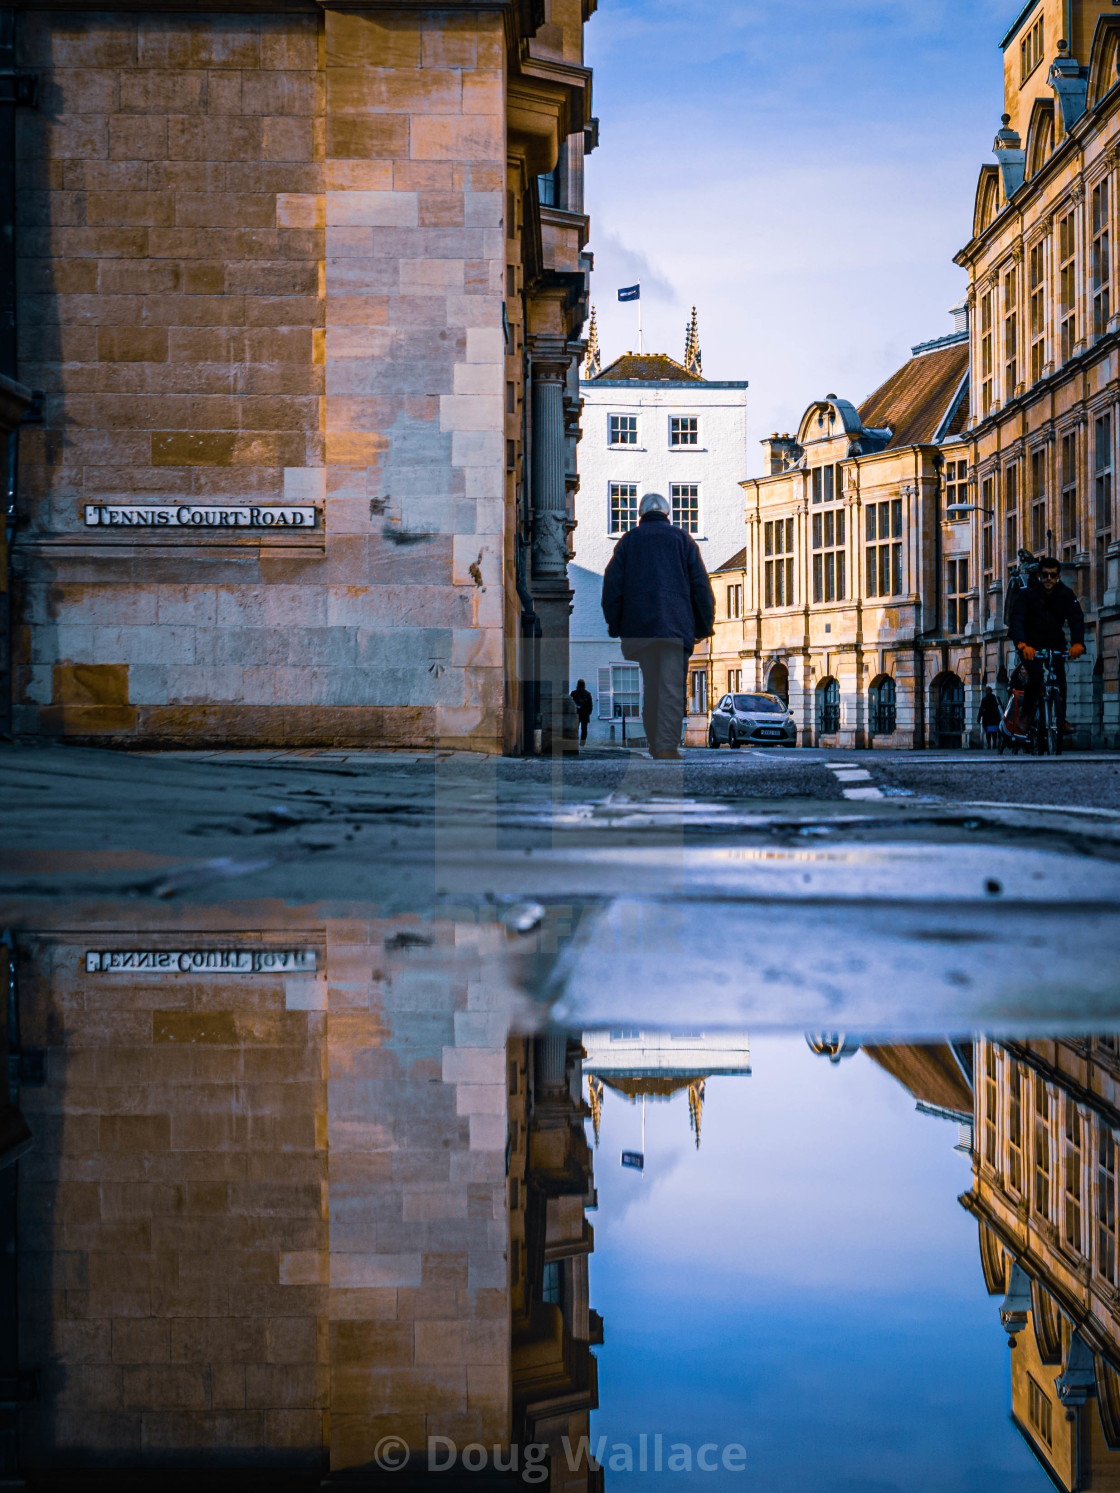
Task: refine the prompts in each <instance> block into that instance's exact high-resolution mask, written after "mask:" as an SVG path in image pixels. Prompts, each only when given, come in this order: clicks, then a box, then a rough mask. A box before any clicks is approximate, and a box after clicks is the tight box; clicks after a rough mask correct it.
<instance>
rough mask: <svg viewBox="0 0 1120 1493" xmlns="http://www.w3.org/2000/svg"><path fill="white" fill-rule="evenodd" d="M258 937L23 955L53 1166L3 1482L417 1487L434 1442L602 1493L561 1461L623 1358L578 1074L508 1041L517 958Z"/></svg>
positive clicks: (3, 1446) (27, 1237) (280, 920)
mask: <svg viewBox="0 0 1120 1493" xmlns="http://www.w3.org/2000/svg"><path fill="white" fill-rule="evenodd" d="M248 916H249V914H248V913H247V911H246V909H245V908H244V907H240V908H235V907H232V906H231V907H226V908H219V909H211V910H206V909H199V908H197V907H196V908H195V909H194V910H193V911H192V913H191V915H190V917H189V919H188V920H187V921H188V923H189V928H187V929H184V927H183V926H182V920H181V918H180V917H178V916H176V915H175V914H173V913H170V914H168V915H167V916H166V917H163V918H160V917H154V918H148V919H144V920H142V921H140V922H139V923H138V922H137V921H136V915H135V913H134V912H133V913H132V914H129V913H128V912H127V910H125V911H124V912H123V913H122V912H121V911H120V910H117V909H112V908H108V909H106V908H102V909H101V912H100V915H99V916H98V917H97V918H95V919H94V920H92V921H91V922H90V924H89V927H88V931H87V932H86V933H84V934H76V933H75V932H74V931H73V929H72V928H71V927H70V926H69V924H68V926H67V928H66V929H52V928H51V927H49V926H45V925H40V926H39V928H38V929H37V931H35V932H34V933H32V932H26V933H25V934H23V935H21V936H20V938H19V940H18V944H17V947H16V950H15V959H16V988H15V998H14V1001H13V1003H12V1006H11V1010H12V1011H13V1012H14V1013H15V1014H16V1015H17V1018H18V1021H17V1028H18V1033H19V1042H20V1046H19V1052H20V1053H21V1054H22V1056H21V1057H20V1058H19V1062H18V1071H19V1073H20V1074H21V1079H22V1083H21V1088H20V1092H19V1103H20V1107H21V1109H22V1112H23V1114H24V1115H25V1117H26V1120H27V1123H28V1124H29V1126H30V1129H31V1132H32V1136H33V1145H32V1148H31V1150H30V1151H29V1152H28V1153H27V1154H26V1155H25V1156H24V1157H23V1159H22V1160H21V1161H20V1162H19V1166H18V1169H17V1168H15V1167H9V1168H7V1169H6V1170H4V1171H3V1172H0V1177H3V1178H5V1179H12V1180H14V1179H15V1177H16V1173H17V1170H18V1210H17V1209H15V1208H13V1209H12V1216H11V1225H12V1227H14V1229H15V1237H16V1239H17V1240H18V1248H17V1261H18V1285H19V1289H18V1347H17V1343H16V1340H15V1339H14V1337H13V1332H14V1328H15V1319H16V1312H15V1306H16V1303H15V1302H14V1301H13V1300H12V1299H11V1298H10V1296H9V1295H8V1291H9V1288H11V1289H12V1290H14V1287H15V1276H14V1275H13V1274H12V1273H11V1272H10V1271H6V1272H5V1273H4V1275H3V1278H2V1280H0V1293H2V1294H3V1300H2V1302H0V1306H2V1308H3V1309H2V1310H0V1323H2V1331H0V1356H2V1358H3V1361H4V1363H5V1365H6V1368H5V1373H9V1374H11V1375H12V1376H13V1377H16V1376H18V1374H19V1373H22V1374H23V1375H24V1377H25V1378H26V1380H27V1382H31V1379H32V1376H35V1375H37V1376H38V1378H37V1388H36V1392H35V1394H34V1395H33V1396H25V1397H24V1399H23V1402H22V1403H21V1404H19V1406H18V1411H17V1414H18V1431H17V1428H16V1426H15V1425H10V1424H9V1420H10V1418H11V1414H12V1411H13V1408H14V1407H13V1406H12V1405H6V1406H4V1407H3V1409H4V1417H3V1419H2V1420H0V1432H2V1433H3V1434H2V1436H0V1455H2V1456H4V1457H5V1458H6V1459H7V1460H5V1462H4V1469H5V1472H6V1473H7V1474H9V1475H14V1474H15V1472H16V1471H17V1470H18V1471H21V1472H23V1473H25V1474H26V1475H28V1476H29V1477H30V1478H32V1479H33V1481H34V1483H35V1486H59V1485H61V1483H63V1482H65V1485H66V1486H77V1484H73V1483H72V1482H66V1476H67V1474H66V1469H70V1476H71V1477H73V1476H74V1475H75V1470H76V1469H82V1470H84V1471H85V1472H86V1473H88V1474H90V1475H91V1476H92V1475H94V1472H93V1470H94V1469H112V1475H113V1476H114V1477H115V1478H116V1479H118V1480H119V1481H118V1482H114V1486H122V1487H137V1488H138V1487H141V1486H144V1487H146V1486H149V1485H150V1482H149V1481H148V1479H150V1478H151V1477H152V1476H154V1475H155V1472H154V1469H156V1468H161V1469H164V1470H175V1469H178V1470H181V1471H184V1472H185V1471H186V1470H188V1469H193V1473H192V1474H191V1475H193V1476H194V1477H196V1478H197V1477H198V1476H199V1475H200V1470H201V1469H209V1471H208V1472H206V1473H205V1474H204V1475H206V1476H211V1475H214V1474H217V1473H219V1472H220V1473H224V1474H225V1475H226V1478H227V1480H226V1481H221V1482H220V1483H218V1484H216V1486H221V1487H233V1486H243V1485H244V1483H243V1480H244V1479H245V1478H246V1477H247V1476H253V1475H255V1476H256V1477H257V1478H264V1479H267V1478H268V1477H270V1476H271V1477H274V1478H276V1479H279V1480H280V1485H282V1486H284V1487H286V1488H292V1489H302V1488H308V1489H312V1488H317V1487H319V1486H320V1485H321V1479H322V1477H323V1475H324V1473H326V1472H327V1471H336V1472H341V1471H345V1470H347V1469H359V1468H366V1469H368V1468H369V1467H370V1466H371V1464H372V1461H373V1458H374V1455H375V1452H376V1451H377V1449H378V1446H379V1443H381V1441H382V1438H383V1437H395V1438H400V1440H401V1441H402V1442H404V1443H406V1444H407V1447H408V1448H410V1449H411V1452H412V1454H413V1470H414V1471H416V1472H421V1471H424V1470H426V1461H427V1456H426V1449H427V1447H428V1440H429V1438H430V1437H441V1438H446V1439H447V1440H448V1441H450V1442H452V1443H454V1444H455V1445H456V1446H457V1447H459V1448H460V1449H461V1448H463V1447H464V1446H465V1445H467V1444H471V1443H481V1444H482V1445H484V1446H485V1447H486V1448H487V1454H488V1456H492V1455H494V1451H493V1449H494V1448H497V1449H499V1451H500V1454H501V1456H502V1458H503V1460H504V1461H505V1463H506V1465H507V1468H508V1463H509V1458H510V1455H511V1448H512V1447H517V1448H519V1449H523V1448H524V1447H525V1446H526V1445H527V1443H529V1442H533V1443H535V1444H537V1445H538V1446H540V1447H542V1448H545V1449H546V1450H545V1451H542V1452H538V1453H537V1454H536V1455H537V1456H538V1457H543V1458H544V1460H545V1461H548V1460H550V1459H551V1460H552V1461H553V1462H554V1464H555V1467H554V1476H553V1477H552V1480H551V1481H550V1483H549V1486H551V1487H554V1488H556V1487H563V1488H565V1489H570V1490H572V1493H575V1490H577V1489H580V1490H584V1493H593V1490H595V1489H601V1486H602V1475H601V1471H600V1470H599V1469H598V1468H597V1467H596V1466H595V1465H593V1464H591V1463H587V1462H585V1463H584V1464H583V1465H582V1466H580V1467H578V1468H575V1469H573V1468H572V1467H571V1466H570V1465H569V1462H568V1459H567V1458H566V1456H565V1455H564V1454H563V1438H564V1437H567V1438H568V1441H569V1444H570V1445H571V1446H575V1445H576V1444H577V1443H578V1440H579V1438H580V1437H581V1436H582V1437H586V1436H587V1435H588V1434H589V1417H590V1413H591V1411H592V1410H593V1409H594V1408H595V1407H596V1405H597V1402H598V1401H597V1378H596V1372H597V1370H596V1363H595V1358H594V1354H593V1353H592V1348H593V1346H594V1345H595V1344H596V1343H599V1342H601V1341H602V1322H601V1321H600V1319H599V1317H598V1316H597V1314H596V1313H595V1312H594V1311H593V1310H592V1309H591V1306H590V1303H589V1299H588V1258H589V1255H590V1253H591V1250H592V1247H593V1244H594V1235H593V1233H592V1230H591V1227H590V1225H589V1223H588V1221H587V1218H586V1215H585V1209H586V1208H587V1207H591V1206H594V1203H595V1195H594V1188H593V1178H592V1161H591V1152H590V1149H589V1146H588V1143H587V1140H586V1138H585V1134H584V1116H585V1114H586V1107H585V1106H584V1105H583V1103H582V1100H581V1087H582V1074H581V1070H580V1048H579V1044H578V1042H575V1041H571V1040H569V1039H567V1038H566V1037H564V1036H559V1037H524V1036H519V1037H516V1038H508V1036H507V1033H508V1014H509V1011H510V1010H511V1009H513V1008H515V1007H516V1008H518V1009H522V1008H523V999H522V997H521V995H520V992H519V990H518V989H517V988H515V986H514V985H513V984H512V983H511V974H510V968H509V965H508V948H507V946H508V945H509V943H510V935H509V934H508V933H507V932H506V931H505V930H504V929H502V928H501V927H499V926H489V927H487V926H474V925H470V924H467V923H462V922H460V923H458V924H457V923H455V922H453V921H452V920H451V919H450V918H448V919H442V920H441V919H437V920H436V921H434V922H424V923H423V924H422V925H421V924H418V923H417V920H416V918H415V917H411V916H408V917H404V916H402V917H398V918H395V919H378V918H371V917H369V915H368V909H366V910H365V911H364V912H363V910H362V909H356V910H355V913H354V915H353V916H349V917H348V916H344V915H341V916H340V915H336V916H333V917H327V918H322V919H317V918H316V917H315V916H314V915H313V914H310V915H302V916H292V915H287V914H284V915H277V913H276V910H275V907H274V906H273V905H272V904H268V905H267V906H266V907H264V908H263V909H254V910H253V913H252V921H251V923H248V922H247V918H248ZM6 1009H7V1008H6ZM32 1059H33V1061H32ZM8 1224H9V1220H8V1219H7V1218H6V1219H5V1229H7V1227H8ZM21 1382H23V1381H22V1380H21ZM447 1455H448V1454H447V1450H446V1446H445V1445H444V1444H443V1443H440V1444H439V1456H440V1458H441V1459H443V1458H445V1457H446V1456H447ZM518 1455H524V1452H523V1450H519V1451H518ZM145 1472H146V1473H147V1478H145V1477H144V1474H145ZM101 1475H102V1476H105V1475H108V1474H106V1473H105V1472H104V1471H103V1472H102V1474H101ZM437 1480H438V1479H437ZM401 1481H402V1485H404V1484H408V1485H410V1486H411V1485H412V1480H411V1479H410V1476H409V1474H408V1473H405V1475H404V1477H403V1478H402V1480H401ZM262 1485H263V1484H262ZM270 1485H271V1484H270ZM426 1485H427V1484H426V1483H425V1486H426ZM449 1485H451V1483H450V1482H449ZM454 1485H455V1486H459V1484H458V1483H457V1482H455V1483H454ZM82 1486H85V1484H84V1483H83V1484H82ZM174 1486H185V1484H179V1483H176V1484H174Z"/></svg>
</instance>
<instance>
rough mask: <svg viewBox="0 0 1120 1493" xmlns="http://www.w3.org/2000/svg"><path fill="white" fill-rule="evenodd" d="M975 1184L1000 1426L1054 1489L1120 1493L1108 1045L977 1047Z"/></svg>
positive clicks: (972, 1194) (1114, 1128) (1068, 1041)
mask: <svg viewBox="0 0 1120 1493" xmlns="http://www.w3.org/2000/svg"><path fill="white" fill-rule="evenodd" d="M976 1078H977V1082H976V1095H975V1110H976V1148H975V1151H974V1155H973V1184H972V1188H971V1189H970V1191H969V1192H967V1193H966V1194H965V1196H964V1197H962V1198H961V1202H962V1204H963V1205H964V1207H966V1208H967V1209H968V1210H969V1212H971V1213H972V1214H974V1215H975V1217H976V1218H977V1220H978V1221H979V1226H980V1256H981V1260H982V1262H983V1267H984V1279H985V1281H986V1282H987V1286H988V1291H989V1292H990V1293H991V1294H992V1295H999V1296H1002V1297H1003V1298H1004V1302H1003V1307H1002V1309H1001V1317H1002V1319H1003V1323H1004V1326H1005V1328H1006V1329H1007V1332H1008V1334H1009V1341H1010V1342H1011V1344H1012V1346H1013V1347H1014V1349H1015V1351H1014V1353H1013V1354H1012V1359H1011V1364H1012V1369H1011V1400H1012V1415H1013V1418H1014V1420H1015V1423H1016V1425H1017V1426H1018V1428H1019V1430H1020V1431H1021V1432H1022V1434H1023V1436H1024V1437H1025V1439H1026V1440H1027V1442H1028V1443H1029V1445H1030V1446H1031V1448H1032V1449H1033V1451H1034V1452H1035V1454H1036V1455H1037V1456H1038V1458H1039V1460H1040V1461H1041V1462H1042V1464H1043V1466H1044V1467H1045V1468H1046V1470H1047V1471H1048V1472H1049V1474H1050V1475H1051V1477H1052V1478H1053V1479H1054V1480H1055V1481H1056V1482H1057V1484H1058V1486H1059V1487H1062V1488H1065V1489H1068V1490H1070V1493H1073V1490H1074V1489H1080V1488H1090V1487H1092V1488H1097V1487H1116V1486H1120V1317H1118V1297H1117V1287H1118V1284H1120V1268H1118V1257H1117V1229H1116V1170H1117V1133H1118V1132H1120V1102H1118V1101H1120V1040H1118V1039H1117V1038H1115V1037H1094V1038H1089V1037H1084V1038H1061V1039H1053V1040H1037V1039H1032V1040H1030V1041H1026V1042H992V1041H986V1040H985V1041H981V1042H979V1043H978V1044H977V1062H976Z"/></svg>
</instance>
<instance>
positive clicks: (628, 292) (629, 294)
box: [618, 280, 642, 301]
mask: <svg viewBox="0 0 1120 1493" xmlns="http://www.w3.org/2000/svg"><path fill="white" fill-rule="evenodd" d="M641 295H642V282H641V281H640V280H639V281H638V283H637V285H623V286H622V287H621V288H620V290H619V292H618V298H619V300H620V301H637V300H640V299H641Z"/></svg>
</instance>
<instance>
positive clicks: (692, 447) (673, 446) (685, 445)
mask: <svg viewBox="0 0 1120 1493" xmlns="http://www.w3.org/2000/svg"><path fill="white" fill-rule="evenodd" d="M688 421H691V422H692V423H691V427H690V428H688V427H687V422H688ZM674 425H676V426H678V427H685V428H683V429H681V428H678V430H677V432H676V438H675V439H674V433H673V426H674ZM682 434H683V435H684V436H686V437H688V439H686V440H683V441H682V440H681V436H682ZM699 446H700V416H699V415H670V416H669V450H670V451H696V450H698V449H699Z"/></svg>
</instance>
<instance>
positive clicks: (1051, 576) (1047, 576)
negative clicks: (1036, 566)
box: [1038, 570, 1061, 581]
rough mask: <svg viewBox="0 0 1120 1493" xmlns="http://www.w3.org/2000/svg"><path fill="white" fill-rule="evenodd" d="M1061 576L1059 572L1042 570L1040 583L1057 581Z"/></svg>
mask: <svg viewBox="0 0 1120 1493" xmlns="http://www.w3.org/2000/svg"><path fill="white" fill-rule="evenodd" d="M1060 574H1061V571H1059V570H1040V571H1039V572H1038V578H1039V580H1040V581H1056V580H1057V579H1058V577H1059V575H1060Z"/></svg>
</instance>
